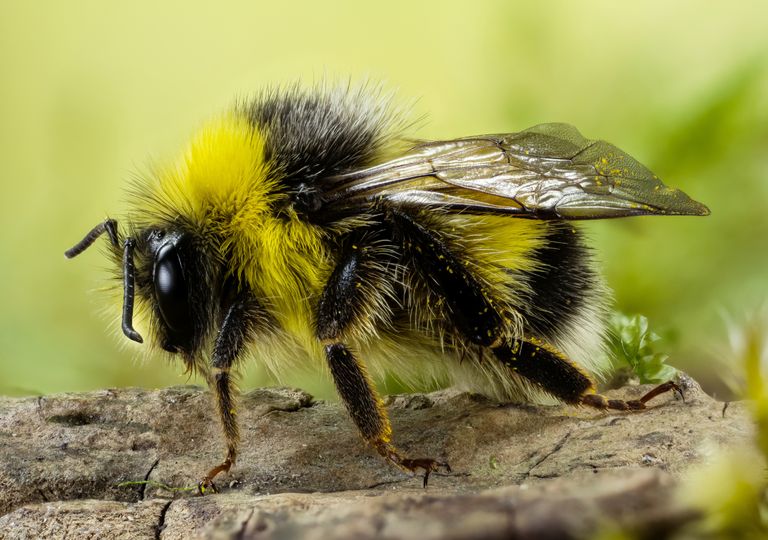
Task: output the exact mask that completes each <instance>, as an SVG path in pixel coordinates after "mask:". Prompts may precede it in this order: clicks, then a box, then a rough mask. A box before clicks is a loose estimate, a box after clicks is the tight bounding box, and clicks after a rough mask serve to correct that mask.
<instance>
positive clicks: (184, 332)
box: [153, 244, 192, 341]
mask: <svg viewBox="0 0 768 540" xmlns="http://www.w3.org/2000/svg"><path fill="white" fill-rule="evenodd" d="M153 281H154V284H155V296H156V298H157V303H158V305H159V307H160V315H161V316H162V317H163V320H164V321H165V324H166V325H167V326H168V329H169V330H170V333H171V334H172V336H173V338H175V339H174V341H177V340H178V339H184V338H188V337H189V336H190V335H191V334H192V320H191V316H190V311H189V294H188V289H187V282H186V280H185V279H184V272H183V269H182V267H181V261H180V260H179V254H178V252H177V249H176V246H175V245H173V244H165V245H164V246H162V247H161V248H160V249H159V250H158V251H157V255H156V257H155V269H154V276H153Z"/></svg>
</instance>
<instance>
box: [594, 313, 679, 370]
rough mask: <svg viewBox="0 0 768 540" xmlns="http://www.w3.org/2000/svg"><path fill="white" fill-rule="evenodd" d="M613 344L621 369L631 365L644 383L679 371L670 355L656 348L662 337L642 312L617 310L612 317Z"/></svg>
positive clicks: (611, 336) (631, 368) (614, 356)
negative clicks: (651, 328) (650, 325)
mask: <svg viewBox="0 0 768 540" xmlns="http://www.w3.org/2000/svg"><path fill="white" fill-rule="evenodd" d="M610 328H611V331H610V337H609V347H610V352H611V353H612V357H613V359H614V365H615V367H616V368H617V369H622V368H628V369H629V370H630V371H631V372H632V373H633V374H634V375H635V376H636V377H637V378H638V379H640V383H641V384H650V383H661V382H666V381H669V380H672V379H673V378H674V377H675V375H676V374H677V370H676V369H675V368H673V367H672V366H670V365H667V364H666V361H667V360H668V359H669V356H668V355H666V354H664V353H662V352H659V351H658V350H656V348H657V347H658V341H659V340H661V338H660V337H659V336H658V335H657V334H655V333H654V332H652V331H651V330H650V329H649V328H648V319H647V318H646V317H644V316H642V315H632V316H629V315H625V314H623V313H619V312H616V313H614V314H613V315H612V316H611V320H610Z"/></svg>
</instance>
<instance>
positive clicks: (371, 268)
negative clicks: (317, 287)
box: [315, 228, 450, 487]
mask: <svg viewBox="0 0 768 540" xmlns="http://www.w3.org/2000/svg"><path fill="white" fill-rule="evenodd" d="M395 256H396V252H395V250H394V248H393V246H392V245H391V243H389V241H388V240H387V236H386V233H385V232H384V231H382V230H376V229H375V228H374V229H366V230H361V231H354V232H352V233H350V235H349V236H348V237H347V238H346V239H345V240H344V242H343V245H342V252H341V257H340V258H339V261H338V263H337V265H336V268H335V269H334V271H333V272H332V274H331V276H330V278H329V279H328V282H327V284H326V285H325V288H324V290H323V294H322V296H321V298H320V303H319V305H318V307H317V312H316V316H315V324H316V327H315V333H316V335H317V338H318V340H320V342H321V343H323V345H324V348H325V357H326V360H327V362H328V367H329V368H330V371H331V375H332V376H333V381H334V383H335V385H336V390H337V391H338V393H339V396H340V397H341V400H342V401H343V402H344V405H345V406H346V408H347V410H348V411H349V415H350V417H351V418H352V421H353V422H354V423H355V425H356V426H357V428H358V430H359V431H360V434H361V435H362V436H363V438H364V439H365V440H366V441H368V442H369V443H370V444H371V445H372V446H373V447H374V448H375V449H376V451H377V452H378V453H379V454H381V455H382V456H383V457H384V458H385V459H386V460H387V461H389V462H391V463H393V464H394V465H396V466H397V467H399V468H400V469H402V470H405V471H408V472H412V473H418V472H423V473H424V486H425V487H426V485H427V481H428V480H429V475H430V474H431V473H432V472H435V471H437V470H439V469H444V470H446V471H450V467H449V466H448V464H447V463H445V462H442V461H438V460H435V459H430V458H417V459H413V458H408V457H404V456H403V455H402V454H401V452H400V451H399V450H398V449H397V448H396V447H395V446H394V445H393V444H392V442H391V437H392V428H391V426H390V424H389V419H388V418H387V411H386V409H385V408H384V405H383V403H382V402H381V399H380V398H379V396H378V394H377V392H376V389H375V388H374V386H373V384H372V382H371V380H370V378H369V376H368V373H367V371H366V369H365V366H364V364H363V363H362V362H361V361H360V360H359V359H358V358H356V357H355V355H354V354H353V353H352V351H350V349H349V347H348V346H347V345H346V343H345V340H344V339H343V336H345V335H355V334H357V335H361V334H364V332H365V329H366V328H369V327H370V326H371V325H372V322H371V319H373V318H376V317H382V316H384V313H383V312H382V310H381V309H378V308H380V307H381V306H382V305H385V304H384V303H385V302H387V301H388V298H387V297H386V291H387V290H391V289H390V288H391V287H392V280H394V276H393V275H390V274H388V271H387V268H388V267H390V266H388V265H389V263H390V262H393V259H394V257H395Z"/></svg>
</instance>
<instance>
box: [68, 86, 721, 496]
mask: <svg viewBox="0 0 768 540" xmlns="http://www.w3.org/2000/svg"><path fill="white" fill-rule="evenodd" d="M403 117H404V115H403V114H402V113H401V112H399V111H398V110H397V108H396V107H394V106H393V105H392V100H391V98H389V97H387V96H385V95H383V94H382V93H381V92H379V91H369V90H366V89H365V88H353V87H350V86H339V87H326V86H323V87H315V88H310V89H304V88H302V87H300V86H293V87H289V88H278V89H271V90H267V91H264V92H262V93H261V94H259V95H257V96H256V97H255V98H253V99H251V100H250V101H247V102H239V103H237V104H236V105H235V106H234V107H233V108H232V109H231V110H230V111H229V112H227V113H226V114H224V115H221V116H219V117H217V118H215V119H214V120H213V121H211V122H209V123H208V124H206V125H205V126H204V127H203V128H202V129H201V130H200V131H199V132H198V133H197V134H196V135H195V136H194V137H193V139H192V141H191V143H190V144H189V146H188V147H187V149H186V151H185V153H184V154H183V156H181V158H180V159H179V160H178V161H177V162H175V164H173V165H169V166H163V167H157V168H155V169H154V170H153V171H152V173H151V174H150V175H147V178H145V179H142V180H139V181H137V182H136V183H135V184H134V185H133V186H132V188H131V189H130V191H129V197H130V204H131V210H130V212H129V214H128V215H127V216H126V220H125V221H124V222H122V223H121V224H120V225H121V226H118V223H117V221H116V220H113V219H106V220H105V221H104V222H103V223H100V224H98V225H97V226H96V227H95V228H94V229H93V230H91V231H90V232H89V233H88V234H87V235H86V236H85V238H83V240H82V241H80V242H79V243H78V244H77V245H75V246H74V247H72V248H71V249H69V250H68V251H67V252H66V253H65V254H66V256H67V257H74V256H76V255H78V254H79V253H81V252H83V251H84V250H85V249H86V248H88V247H89V246H90V245H91V244H93V243H94V242H95V241H96V239H97V238H98V237H99V236H101V235H102V234H104V233H106V234H107V236H108V239H109V244H108V253H109V255H110V256H111V258H112V259H113V262H114V265H115V269H116V276H115V277H116V278H117V283H120V284H122V290H123V302H122V331H123V333H124V334H125V335H126V336H127V337H128V338H129V339H131V340H133V341H136V342H139V343H142V342H143V338H142V335H141V334H140V333H139V332H138V331H137V330H136V329H135V327H134V322H133V317H134V306H136V308H137V309H136V314H137V325H136V326H137V327H138V328H139V329H141V330H142V333H146V334H148V335H149V336H151V340H150V341H151V343H150V345H151V346H152V347H153V348H154V347H157V348H160V349H162V350H163V351H166V352H167V353H168V354H169V355H171V356H172V357H176V358H180V359H181V360H182V361H183V363H184V364H185V365H186V367H187V368H188V369H191V370H195V371H198V372H200V373H201V374H203V375H204V376H205V377H206V379H207V381H208V383H209V385H210V388H211V389H212V393H213V395H214V396H215V402H216V405H217V408H218V413H219V416H220V419H221V424H222V426H223V433H224V438H225V440H226V456H225V458H224V460H223V461H222V462H221V463H220V464H218V465H217V466H215V467H214V468H212V469H211V470H210V471H209V472H208V473H207V474H206V475H205V476H204V477H203V479H202V480H201V482H200V484H199V487H200V491H201V492H204V491H205V490H207V489H214V490H215V485H214V483H213V481H214V478H215V477H216V476H217V475H218V474H220V473H225V472H228V471H229V469H230V468H231V466H232V465H233V464H234V463H235V461H236V458H237V453H238V444H239V439H240V437H239V431H238V424H237V421H236V415H235V411H236V388H235V376H236V368H237V367H238V365H239V364H240V363H241V362H242V360H243V359H244V357H246V356H248V355H250V356H254V357H256V358H258V359H259V360H261V361H264V362H265V363H266V365H267V366H268V367H269V369H271V370H272V371H273V372H275V373H278V374H279V373H280V372H281V371H283V370H284V369H285V368H286V367H289V366H291V365H294V364H297V363H306V362H319V363H320V364H321V365H324V366H327V369H328V371H330V375H331V377H332V379H333V381H334V383H335V386H336V389H337V391H338V394H339V396H340V398H341V400H342V401H343V403H344V404H345V406H346V408H347V410H348V411H349V414H350V416H351V419H352V421H353V422H354V423H355V425H356V426H357V428H358V429H359V431H360V433H361V435H362V437H363V438H364V439H365V440H366V441H367V442H368V443H370V445H371V446H372V447H373V448H375V449H376V451H377V452H378V453H379V454H381V456H383V457H384V458H385V459H386V460H388V461H389V462H391V463H393V464H395V465H396V466H398V467H400V468H401V469H404V470H405V471H410V472H413V473H416V472H423V476H424V485H426V482H427V479H428V477H429V474H430V472H432V471H436V470H438V469H440V468H442V467H444V468H446V469H448V470H449V466H448V464H447V463H445V462H441V461H438V460H435V459H428V458H410V457H407V456H405V455H404V454H403V453H402V452H401V451H399V450H398V449H397V447H396V446H395V445H394V443H393V442H392V432H391V428H390V423H389V421H388V419H387V413H386V410H385V408H384V407H383V405H382V401H381V399H380V397H379V395H378V394H377V392H376V390H375V387H374V385H373V382H372V375H371V374H370V373H374V374H381V373H382V372H383V370H390V371H391V372H393V373H395V374H396V375H397V376H398V377H400V378H401V379H403V380H405V381H409V382H416V381H422V380H424V379H425V378H426V379H429V380H432V381H438V382H440V383H442V384H454V385H457V386H459V387H462V388H465V389H468V390H473V391H476V392H480V393H483V394H486V395H491V396H493V397H496V398H498V399H503V400H507V401H511V400H518V401H519V400H540V399H542V398H543V397H546V396H548V397H549V398H554V399H555V400H558V401H560V402H565V403H569V404H574V405H584V406H590V407H596V408H600V409H605V408H609V409H618V410H626V409H642V408H644V407H645V403H646V402H647V401H648V400H649V399H651V398H652V397H654V396H655V395H658V394H659V393H661V392H665V391H668V390H671V389H673V388H674V387H675V386H674V384H673V383H667V384H664V385H661V386H659V387H658V388H656V389H655V390H653V391H652V392H650V393H649V394H647V395H646V396H644V397H643V398H642V399H640V400H636V401H619V400H608V399H606V398H605V397H603V396H602V395H600V394H598V393H597V391H596V382H595V381H596V380H598V379H599V378H600V377H601V375H602V374H603V373H602V371H603V370H604V369H605V367H606V366H605V364H606V362H605V360H604V359H605V354H604V351H603V340H604V335H605V333H606V326H605V318H606V311H607V302H608V299H609V298H610V294H609V293H608V291H607V288H606V286H605V285H604V284H603V282H602V280H601V278H600V277H599V274H598V273H597V272H596V270H595V269H594V265H593V263H592V261H591V256H590V252H589V250H588V248H587V247H586V246H585V244H584V241H583V239H582V234H581V233H580V232H579V230H578V229H577V228H576V227H575V224H574V221H577V220H583V219H600V218H615V217H623V216H637V215H656V214H660V215H707V214H708V213H709V210H708V209H707V207H706V206H704V205H703V204H700V203H698V202H696V201H694V200H692V199H691V198H689V197H688V196H687V195H686V194H685V193H683V192H682V191H679V190H677V189H672V188H669V187H667V186H665V185H664V184H663V183H662V182H661V181H660V180H659V179H658V178H657V177H656V176H655V175H654V174H653V173H652V172H651V171H649V170H648V169H647V168H645V167H644V166H643V165H641V164H640V163H638V162H637V161H635V160H634V159H633V158H632V157H630V156H629V155H627V154H626V153H624V152H623V151H621V150H619V149H618V148H616V147H615V146H612V145H610V144H608V143H606V142H604V141H599V140H589V139H586V138H584V137H583V136H582V135H581V134H580V133H579V132H578V131H577V130H576V129H575V128H574V127H572V126H570V125H566V124H541V125H537V126H534V127H532V128H529V129H526V130H524V131H520V132H518V133H506V134H498V135H482V136H475V137H465V138H459V139H453V140H446V141H415V140H409V139H407V138H406V137H404V135H403V133H402V132H403V129H404V126H406V125H407V124H406V123H405V122H404V120H403ZM366 366H369V367H366ZM369 368H370V370H371V371H369Z"/></svg>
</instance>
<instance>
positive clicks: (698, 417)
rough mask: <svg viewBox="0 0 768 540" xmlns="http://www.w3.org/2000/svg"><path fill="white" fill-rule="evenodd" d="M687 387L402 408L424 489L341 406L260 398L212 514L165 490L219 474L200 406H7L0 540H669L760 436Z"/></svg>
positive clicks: (107, 395) (205, 405) (93, 397)
mask: <svg viewBox="0 0 768 540" xmlns="http://www.w3.org/2000/svg"><path fill="white" fill-rule="evenodd" d="M684 382H686V385H687V387H688V388H687V390H686V401H685V402H683V401H682V400H680V399H679V398H676V397H675V396H673V395H672V394H667V395H664V396H661V397H658V398H656V399H655V400H654V401H653V402H652V404H653V406H652V408H650V409H648V410H646V411H643V412H640V413H616V412H601V411H596V410H591V409H586V408H573V407H567V406H558V407H548V406H532V405H500V404H498V403H495V402H491V401H488V400H487V399H485V398H482V397H480V396H473V395H468V394H461V393H456V392H452V391H441V392H436V393H432V394H414V395H402V396H392V397H390V398H389V399H388V409H389V412H390V415H391V419H392V424H393V428H394V433H395V442H396V443H397V444H398V445H399V447H400V448H401V449H402V450H403V451H404V452H405V453H406V454H409V455H411V456H415V457H420V456H429V457H433V458H439V459H441V460H447V461H448V462H449V463H450V464H451V466H452V468H453V472H452V473H451V474H440V475H437V474H436V475H434V476H433V477H432V478H431V479H430V485H429V487H428V488H427V489H423V488H421V481H420V479H417V478H412V477H409V476H407V475H405V474H403V473H402V472H400V471H398V470H396V469H394V468H392V467H390V466H388V465H387V464H386V463H384V462H383V460H381V458H379V457H378V455H377V454H376V453H375V452H374V451H372V450H371V449H369V448H367V447H366V446H365V444H364V443H363V442H362V441H361V439H360V437H359V435H358V434H357V431H356V429H355V428H354V426H353V425H352V423H351V421H350V420H349V419H348V417H347V414H346V412H345V411H344V409H343V407H342V406H341V405H340V404H338V403H326V402H315V401H314V400H313V399H312V398H311V396H309V395H308V394H306V393H304V392H301V391H298V390H291V389H259V390H254V391H251V392H248V393H246V394H245V395H244V396H243V399H242V402H241V405H240V408H239V420H240V424H241V428H242V439H243V440H242V448H241V457H240V459H239V461H238V464H237V466H236V467H235V468H233V470H232V471H231V473H230V474H229V475H226V476H224V477H222V478H221V479H220V480H219V486H220V488H221V491H222V493H220V494H216V495H208V496H205V497H198V496H195V492H194V491H192V490H191V489H190V490H188V491H184V490H179V489H176V490H172V489H170V488H171V486H173V487H175V488H179V487H190V488H191V487H192V486H195V485H196V483H197V481H198V480H199V479H200V477H201V476H202V475H203V474H204V473H205V472H206V471H207V470H208V469H209V468H210V467H211V466H213V465H214V464H216V463H218V461H219V460H220V459H221V458H222V457H223V449H222V442H221V437H220V434H219V427H218V423H217V419H216V417H215V415H214V410H213V408H212V406H211V405H210V402H209V396H208V394H207V392H206V391H205V390H203V389H200V388H197V387H174V388H168V389H164V390H158V391H147V390H138V389H120V390H105V391H100V392H92V393H86V394H61V395H55V396H46V397H37V398H22V399H10V398H3V399H0V516H2V517H0V536H2V537H7V538H35V537H40V536H50V537H57V538H64V537H72V538H74V537H76V538H91V537H92V538H97V537H110V538H122V537H125V538H162V539H175V538H190V537H202V538H276V539H277V538H307V539H315V538H317V539H320V538H329V537H337V538H373V537H377V538H457V539H458V538H476V537H482V538H509V537H515V536H519V537H529V536H535V537H536V538H574V537H577V536H579V535H583V534H585V533H588V532H590V531H593V530H595V528H596V527H597V526H599V525H600V524H602V523H605V521H606V519H608V518H609V517H610V518H611V519H612V520H615V521H616V522H617V523H620V524H622V525H623V526H630V527H638V528H641V529H643V530H650V531H653V530H658V531H664V530H671V528H674V527H675V526H677V525H679V524H682V523H684V522H685V521H687V520H690V519H695V515H694V514H693V513H691V512H690V511H689V510H687V509H685V508H680V507H678V506H677V505H676V504H675V503H674V501H673V499H672V495H671V493H672V487H673V486H674V484H675V482H676V479H677V478H678V477H679V476H680V474H681V473H682V472H683V471H685V470H686V468H687V467H688V466H690V465H691V464H692V463H695V462H697V461H700V460H701V459H702V458H703V455H702V454H701V452H702V450H701V449H702V448H704V447H707V446H708V447H709V448H711V447H712V446H723V445H734V444H743V443H745V442H746V441H748V440H749V439H750V437H751V434H752V427H751V421H750V419H749V417H748V415H747V412H746V409H745V407H744V405H743V404H740V403H732V404H731V405H730V406H729V408H728V412H727V415H726V416H723V404H722V403H719V402H716V401H714V400H712V399H711V398H709V397H708V396H706V395H705V394H704V393H703V392H701V390H700V389H699V388H698V386H696V385H695V383H693V382H692V381H690V379H685V381H684ZM649 388H650V387H642V386H630V387H626V388H623V389H621V390H618V391H614V392H610V393H609V394H610V395H612V396H614V397H621V398H625V399H632V398H636V397H639V396H640V395H642V394H643V393H644V392H645V391H647V390H648V389H649ZM144 480H148V481H150V482H149V483H146V484H143V483H133V484H131V483H130V482H141V481H144ZM125 482H128V483H129V484H125Z"/></svg>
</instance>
